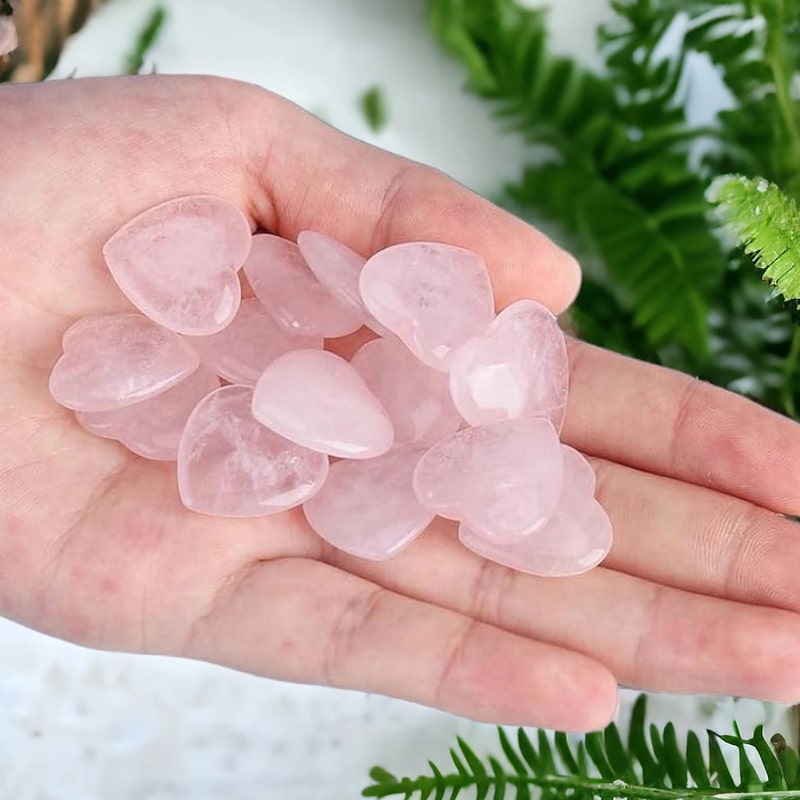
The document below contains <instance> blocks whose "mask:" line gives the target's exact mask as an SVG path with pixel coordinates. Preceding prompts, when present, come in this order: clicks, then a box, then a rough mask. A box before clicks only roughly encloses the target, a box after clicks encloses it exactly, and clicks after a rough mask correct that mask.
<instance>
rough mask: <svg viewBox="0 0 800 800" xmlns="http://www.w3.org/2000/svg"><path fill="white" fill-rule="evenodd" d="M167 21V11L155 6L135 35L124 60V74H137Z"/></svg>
mask: <svg viewBox="0 0 800 800" xmlns="http://www.w3.org/2000/svg"><path fill="white" fill-rule="evenodd" d="M166 21H167V12H166V9H165V8H164V7H163V6H156V7H155V8H154V9H153V11H152V12H151V13H150V16H149V17H148V18H147V19H146V20H145V23H144V25H143V26H142V29H141V30H140V31H139V34H138V36H137V37H136V43H135V44H134V46H133V50H132V51H131V52H130V54H129V55H128V57H127V58H126V60H125V74H126V75H138V74H139V72H140V71H141V69H142V67H143V66H144V61H145V59H146V58H147V54H148V53H149V52H150V50H152V49H153V45H155V43H156V40H157V39H158V36H159V34H160V33H161V30H162V28H163V27H164V23H165V22H166Z"/></svg>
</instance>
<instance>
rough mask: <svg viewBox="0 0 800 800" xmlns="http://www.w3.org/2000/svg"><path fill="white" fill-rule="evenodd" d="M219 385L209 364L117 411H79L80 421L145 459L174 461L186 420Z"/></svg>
mask: <svg viewBox="0 0 800 800" xmlns="http://www.w3.org/2000/svg"><path fill="white" fill-rule="evenodd" d="M218 388H219V378H217V376H216V375H215V374H214V373H213V372H211V370H209V369H206V368H205V367H200V368H199V369H196V370H195V371H194V372H193V373H192V374H191V375H189V377H188V378H184V380H182V381H181V382H180V383H179V384H177V385H175V386H173V387H172V388H171V389H167V391H166V392H162V393H161V394H158V395H156V396H155V397H151V398H150V399H149V400H143V401H142V402H141V403H135V404H134V405H132V406H125V408H118V409H115V410H114V411H78V412H76V416H77V418H78V422H79V423H80V424H81V425H82V426H83V427H84V428H86V430H87V431H89V432H90V433H93V434H95V435H96V436H103V437H105V438H107V439H116V440H117V441H119V442H122V444H124V445H125V446H126V447H127V448H128V449H129V450H131V451H133V452H134V453H136V454H137V455H140V456H142V457H143V458H150V459H153V460H156V461H174V460H175V459H176V458H177V457H178V442H180V438H181V434H182V433H183V429H184V427H186V420H188V419H189V415H190V414H191V413H192V411H194V409H195V406H196V405H197V404H198V403H199V402H200V401H201V400H202V399H203V398H204V397H205V396H206V395H207V394H210V393H211V392H213V391H214V390H215V389H218Z"/></svg>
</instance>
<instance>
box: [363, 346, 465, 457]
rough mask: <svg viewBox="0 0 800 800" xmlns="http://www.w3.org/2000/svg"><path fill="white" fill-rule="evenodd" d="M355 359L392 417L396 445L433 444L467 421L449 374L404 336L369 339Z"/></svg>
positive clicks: (365, 378) (369, 385) (367, 381)
mask: <svg viewBox="0 0 800 800" xmlns="http://www.w3.org/2000/svg"><path fill="white" fill-rule="evenodd" d="M350 363H351V364H352V365H353V366H354V367H355V368H356V369H357V370H358V373H359V375H361V377H362V378H363V379H364V383H366V384H367V386H368V387H369V388H370V390H371V391H372V393H373V394H374V395H375V396H376V397H377V398H378V400H380V402H381V404H382V405H383V407H384V409H385V410H386V412H387V413H388V415H389V417H390V418H391V420H392V425H393V426H394V443H395V445H402V444H409V443H413V442H416V443H420V444H427V445H433V444H435V443H436V442H438V441H439V440H440V439H443V438H444V437H445V436H449V435H450V434H451V433H455V431H457V430H458V428H459V426H460V425H461V421H462V420H461V417H460V416H459V413H458V411H456V408H455V406H454V405H453V401H452V400H451V399H450V388H449V386H448V382H447V376H446V375H443V374H442V373H441V372H439V371H438V370H435V369H432V368H431V367H428V366H426V365H425V364H423V363H422V362H421V361H420V360H419V359H417V358H416V357H415V356H414V355H413V354H412V353H411V351H410V350H409V349H408V348H407V347H406V346H405V345H404V344H403V343H402V342H401V341H400V340H399V339H396V338H394V337H392V338H391V339H374V340H373V341H371V342H367V343H366V344H365V345H364V346H363V347H362V348H361V349H360V350H359V351H358V352H357V353H356V354H355V355H354V356H353V358H352V360H351V361H350Z"/></svg>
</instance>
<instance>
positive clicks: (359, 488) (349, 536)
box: [303, 446, 434, 561]
mask: <svg viewBox="0 0 800 800" xmlns="http://www.w3.org/2000/svg"><path fill="white" fill-rule="evenodd" d="M423 452H424V451H423V450H422V449H421V448H418V447H413V446H412V447H401V448H397V449H394V450H391V451H389V452H388V453H386V454H384V455H382V456H379V457H378V458H371V459H368V460H366V461H339V462H337V463H336V464H334V465H333V466H332V467H331V471H330V475H329V476H328V480H327V481H326V482H325V486H323V487H322V489H321V490H320V491H319V492H318V493H317V494H316V495H315V496H314V497H313V498H312V499H311V500H309V501H308V502H307V503H306V504H305V505H304V506H303V511H304V512H305V515H306V519H307V520H308V522H309V524H310V525H311V527H312V528H313V529H314V530H315V531H316V532H317V533H318V534H319V535H320V536H321V537H322V538H323V539H325V541H327V542H328V543H329V544H332V545H333V546H334V547H336V548H338V549H339V550H342V551H344V552H346V553H350V554H351V555H354V556H358V557H359V558H367V559H371V560H373V561H381V560H383V559H386V558H389V557H390V556H393V555H395V554H396V553H398V552H399V551H400V550H402V549H403V548H404V547H407V546H408V545H409V544H411V542H412V541H413V540H414V539H415V538H416V537H417V536H418V535H419V534H420V533H422V531H423V530H424V529H425V528H426V527H427V526H428V525H429V524H430V522H431V520H432V519H433V516H434V515H433V514H432V513H431V512H430V511H428V510H426V509H425V508H423V507H422V506H421V505H420V504H419V501H418V500H417V498H416V496H415V495H414V488H413V486H412V482H411V478H412V475H413V473H414V468H415V467H416V465H417V462H418V461H419V458H420V456H421V455H422V453H423Z"/></svg>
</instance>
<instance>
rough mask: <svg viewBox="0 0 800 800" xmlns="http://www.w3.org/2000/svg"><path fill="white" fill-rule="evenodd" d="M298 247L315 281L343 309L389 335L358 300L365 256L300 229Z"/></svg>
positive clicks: (334, 240) (328, 237) (315, 232)
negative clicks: (317, 281) (314, 276)
mask: <svg viewBox="0 0 800 800" xmlns="http://www.w3.org/2000/svg"><path fill="white" fill-rule="evenodd" d="M297 246H298V247H299V248H300V253H301V255H302V256H303V258H304V259H305V261H306V264H308V266H309V269H310V270H311V271H312V272H313V273H314V275H316V277H317V280H319V282H320V283H321V284H322V285H323V286H325V288H326V289H327V290H328V291H329V292H330V293H331V294H332V295H333V296H334V297H335V298H336V299H337V300H338V301H339V302H340V303H341V304H342V306H343V307H344V308H346V309H347V310H348V311H349V312H350V313H351V314H352V315H353V316H354V317H357V318H358V319H360V320H361V322H363V323H364V325H366V326H367V327H368V328H371V329H372V330H373V331H375V333H378V334H380V335H381V336H388V335H391V331H389V330H388V328H385V327H384V326H383V325H381V323H380V322H378V320H377V319H375V317H373V316H372V314H370V313H369V311H367V307H366V306H365V305H364V301H363V300H362V299H361V292H360V290H359V288H358V280H359V278H360V277H361V270H362V268H363V267H364V264H365V263H366V261H367V259H366V258H364V257H363V256H360V255H359V254H358V253H356V251H355V250H351V249H350V248H349V247H347V246H346V245H344V244H342V243H341V242H339V241H337V240H336V239H333V238H331V237H330V236H326V235H325V234H324V233H318V232H317V231H302V232H301V233H300V234H299V235H298V237H297Z"/></svg>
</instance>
